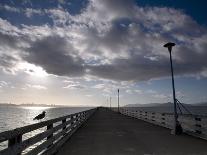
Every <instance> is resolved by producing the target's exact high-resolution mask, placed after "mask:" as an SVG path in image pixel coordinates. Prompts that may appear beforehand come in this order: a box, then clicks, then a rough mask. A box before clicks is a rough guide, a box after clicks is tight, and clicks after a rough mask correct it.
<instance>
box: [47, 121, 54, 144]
mask: <svg viewBox="0 0 207 155" xmlns="http://www.w3.org/2000/svg"><path fill="white" fill-rule="evenodd" d="M52 128H53V124H50V125H48V126H47V130H50V129H52ZM52 136H53V134H51V135H49V136H48V137H47V140H49V139H50V138H52ZM51 145H52V144H51ZM51 145H49V146H48V147H47V148H49V147H50V146H51Z"/></svg>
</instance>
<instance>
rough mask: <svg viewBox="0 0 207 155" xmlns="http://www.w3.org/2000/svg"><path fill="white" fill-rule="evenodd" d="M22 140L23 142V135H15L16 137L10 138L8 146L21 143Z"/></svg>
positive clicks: (18, 154)
mask: <svg viewBox="0 0 207 155" xmlns="http://www.w3.org/2000/svg"><path fill="white" fill-rule="evenodd" d="M21 142H22V135H18V136H16V137H14V138H11V139H9V141H8V147H11V146H13V145H15V144H19V143H21ZM17 155H21V152H20V153H17Z"/></svg>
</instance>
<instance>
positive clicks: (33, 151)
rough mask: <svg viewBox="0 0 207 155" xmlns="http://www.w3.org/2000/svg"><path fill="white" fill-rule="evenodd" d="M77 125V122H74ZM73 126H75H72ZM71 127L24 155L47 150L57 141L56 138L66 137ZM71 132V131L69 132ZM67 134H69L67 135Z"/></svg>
mask: <svg viewBox="0 0 207 155" xmlns="http://www.w3.org/2000/svg"><path fill="white" fill-rule="evenodd" d="M76 123H77V122H76ZM74 125H75V124H74ZM72 128H73V126H69V127H68V128H66V129H64V130H62V131H61V132H59V133H57V134H56V135H54V136H53V137H52V138H50V139H49V140H47V141H45V142H43V143H42V144H40V145H38V146H37V147H35V148H34V149H33V150H31V151H29V152H28V153H26V155H36V154H38V153H40V152H41V151H43V150H44V149H45V148H47V147H48V146H49V145H51V144H52V143H53V142H54V141H55V140H57V139H58V138H60V136H62V135H66V133H67V131H70V129H72ZM70 132H71V131H70ZM67 134H69V133H67Z"/></svg>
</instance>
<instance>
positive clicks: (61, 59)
mask: <svg viewBox="0 0 207 155" xmlns="http://www.w3.org/2000/svg"><path fill="white" fill-rule="evenodd" d="M47 12H48V14H50V17H51V18H52V17H53V18H52V19H53V20H54V23H55V22H57V23H58V22H61V25H58V24H57V25H53V26H51V25H44V26H25V25H23V28H22V29H21V28H16V27H15V26H12V25H11V24H10V27H11V28H10V29H11V32H10V33H8V32H9V30H8V29H6V30H5V31H6V32H5V33H0V40H1V43H2V49H1V51H2V53H4V54H5V53H8V49H6V48H4V46H5V47H10V48H13V49H15V48H16V46H17V40H18V44H19V43H23V44H25V43H26V46H24V47H21V52H19V56H20V57H21V58H22V61H27V62H29V63H32V64H35V65H37V66H41V67H42V68H43V69H44V70H46V71H47V73H49V74H54V75H59V76H69V77H70V76H80V77H82V76H84V75H93V76H96V77H100V78H106V79H113V80H121V81H131V80H133V81H143V80H150V79H155V78H162V77H166V76H169V75H170V68H169V67H170V66H169V54H168V52H167V49H165V48H164V47H163V44H164V43H166V42H168V41H172V42H175V43H176V44H177V45H176V46H175V48H174V49H173V63H174V66H175V74H176V75H199V74H200V73H202V72H203V71H206V70H207V61H206V59H207V52H206V49H207V30H206V27H202V26H200V25H199V24H197V23H196V22H195V21H194V20H193V19H192V18H191V17H190V16H187V15H186V14H184V13H183V12H181V11H179V10H175V9H171V8H165V7H163V8H159V7H146V8H143V7H139V6H137V5H135V3H134V1H126V0H105V1H102V0H90V1H89V3H88V6H87V7H86V8H85V9H84V10H83V11H82V12H81V13H80V14H78V15H75V16H73V15H71V14H69V13H68V12H66V11H65V10H64V9H61V8H53V9H51V10H50V9H48V10H47ZM54 17H55V18H54ZM68 21H70V22H68ZM1 22H2V25H4V24H5V23H6V22H5V21H3V20H1ZM68 23H70V24H68ZM6 24H7V25H9V24H8V22H7V23H6ZM0 26H1V25H0ZM16 29H17V30H18V33H21V35H20V36H21V37H19V38H18V37H17V36H15V35H13V34H12V33H13V32H15V31H17V30H16ZM21 30H23V31H21ZM21 38H24V39H21ZM25 38H27V39H28V40H26V39H25ZM2 53H0V55H2ZM2 56H3V55H2ZM2 56H1V57H2ZM2 58H3V59H4V61H1V65H4V66H12V64H13V62H15V60H12V58H9V57H6V56H5V55H4V56H3V57H2ZM10 64H11V65H10Z"/></svg>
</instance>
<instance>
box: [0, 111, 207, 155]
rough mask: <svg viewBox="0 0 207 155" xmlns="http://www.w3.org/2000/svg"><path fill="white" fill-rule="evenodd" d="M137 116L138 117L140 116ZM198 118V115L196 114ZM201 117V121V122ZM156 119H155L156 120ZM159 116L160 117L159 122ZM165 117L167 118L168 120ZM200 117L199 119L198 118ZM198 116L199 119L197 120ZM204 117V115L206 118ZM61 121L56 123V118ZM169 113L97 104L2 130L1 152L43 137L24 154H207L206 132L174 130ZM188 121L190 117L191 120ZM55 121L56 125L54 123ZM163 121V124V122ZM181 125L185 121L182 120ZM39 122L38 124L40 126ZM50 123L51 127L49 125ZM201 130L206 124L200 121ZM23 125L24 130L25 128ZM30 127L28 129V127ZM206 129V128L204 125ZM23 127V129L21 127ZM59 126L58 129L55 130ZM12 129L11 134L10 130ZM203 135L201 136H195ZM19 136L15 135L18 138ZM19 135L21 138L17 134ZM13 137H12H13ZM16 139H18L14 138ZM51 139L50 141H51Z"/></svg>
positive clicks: (16, 150)
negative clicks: (27, 136)
mask: <svg viewBox="0 0 207 155" xmlns="http://www.w3.org/2000/svg"><path fill="white" fill-rule="evenodd" d="M137 118H138V119H137ZM196 119H198V118H196ZM202 119H203V118H201V119H200V122H201V123H202ZM153 120H154V121H153ZM159 120H162V121H160V123H159ZM165 120H166V121H165ZM198 120H199V119H198ZM198 120H196V121H198ZM204 120H205V119H204ZM57 121H60V122H61V123H60V124H59V125H57V126H54V122H57ZM168 121H170V116H168V115H167V114H164V115H162V114H161V115H160V117H159V118H158V115H157V114H156V113H145V112H139V111H134V112H132V111H131V112H130V111H128V110H126V109H123V108H120V113H118V112H116V111H113V110H110V109H109V108H97V109H96V108H95V109H92V110H88V111H85V112H80V113H76V114H72V115H68V116H65V117H61V118H57V119H54V120H49V121H46V122H41V123H42V124H41V123H38V124H36V125H33V126H30V128H28V127H23V128H21V130H20V129H17V130H13V131H6V132H4V133H1V134H0V142H2V141H5V140H8V141H9V145H8V148H6V149H5V150H2V151H1V152H0V154H21V153H24V152H22V151H23V150H24V149H25V148H27V147H28V146H30V145H32V144H34V143H36V142H37V141H40V140H42V139H43V138H45V137H46V139H45V141H44V142H43V143H41V144H40V145H38V146H36V147H35V148H33V149H31V150H30V151H29V152H26V153H25V154H37V153H42V154H48V155H49V154H57V155H69V154H70V155H87V154H88V155H106V154H107V155H137V154H138V155H139V154H140V155H141V154H146V155H157V154H158V155H182V154H186V155H189V154H192V155H193V154H196V155H205V154H207V147H206V146H207V141H206V140H204V139H205V137H202V135H205V134H204V132H203V133H202V132H196V131H195V132H194V131H193V130H192V131H191V132H192V133H195V135H194V136H191V135H190V134H189V133H190V132H189V133H188V132H186V131H185V127H184V132H185V133H183V134H181V135H173V134H171V130H170V125H169V126H168V124H167V122H168ZM188 121H189V120H188ZM51 124H53V125H51ZM160 124H163V126H161V125H160ZM45 125H46V126H47V130H46V131H44V132H42V133H40V134H38V135H36V136H35V138H34V137H31V138H30V139H28V140H26V141H27V142H25V141H23V140H22V139H21V136H22V135H23V134H24V133H26V132H29V131H31V130H32V129H34V127H35V128H36V129H37V128H38V127H40V126H41V127H42V126H45ZM181 125H182V124H181ZM37 126H38V127H37ZM48 126H50V127H48ZM200 126H201V127H200V128H201V129H202V131H204V128H205V127H204V126H202V125H200ZM23 129H24V130H23ZM26 129H27V130H26ZM205 129H206V128H205ZM22 130H23V131H22ZM57 130H59V133H57V134H54V132H55V131H57ZM11 133H12V134H11ZM199 134H200V135H201V136H200V138H198V136H197V137H195V136H196V135H199ZM15 137H16V138H15ZM18 137H20V138H18ZM12 139H13V140H12ZM14 139H16V140H14ZM48 141H49V142H48Z"/></svg>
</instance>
